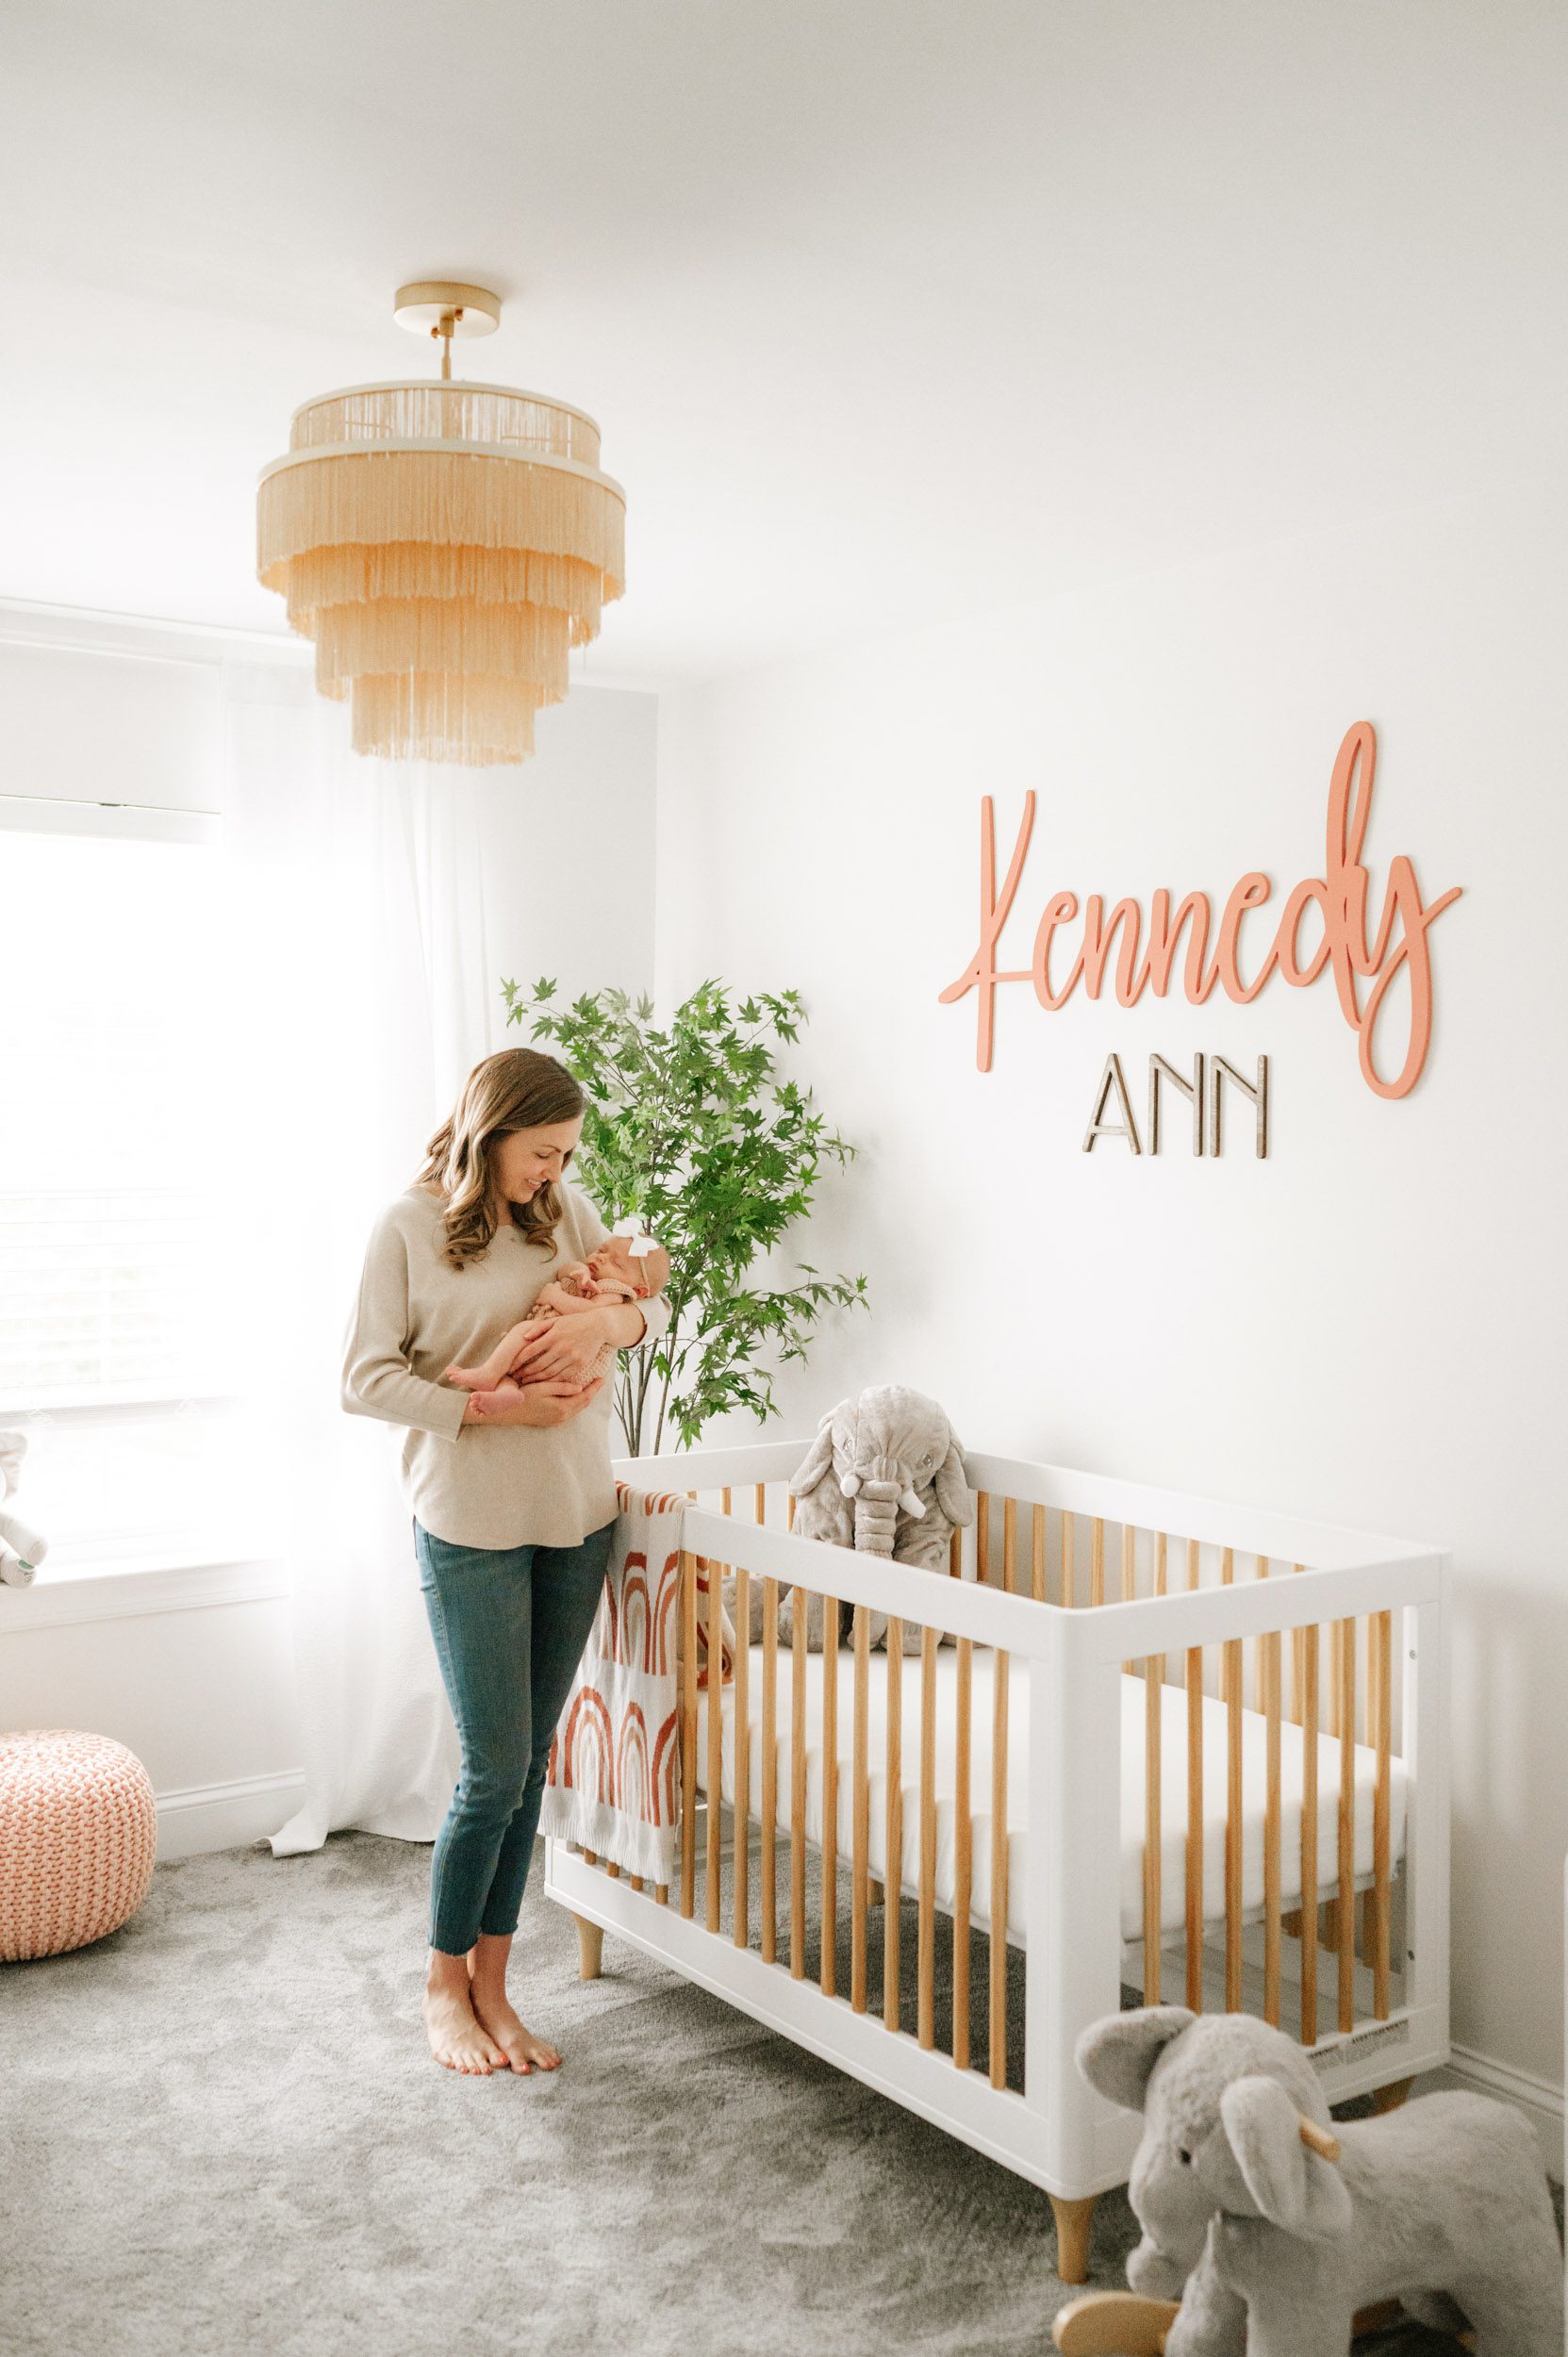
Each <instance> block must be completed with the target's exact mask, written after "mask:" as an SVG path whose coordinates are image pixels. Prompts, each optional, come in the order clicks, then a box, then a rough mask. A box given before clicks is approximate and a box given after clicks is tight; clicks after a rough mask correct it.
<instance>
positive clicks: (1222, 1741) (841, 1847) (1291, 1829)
mask: <svg viewBox="0 0 1568 2357" xmlns="http://www.w3.org/2000/svg"><path fill="white" fill-rule="evenodd" d="M890 1668H891V1672H892V1674H894V1675H900V1673H901V1706H902V1762H901V1772H900V1784H901V1786H902V1789H903V1796H904V1810H903V1833H902V1843H901V1849H902V1855H901V1857H900V1861H899V1869H900V1871H899V1874H898V1876H897V1877H894V1876H892V1875H890V1874H889V1872H888V1871H887V1854H886V1849H887V1818H886V1808H887V1774H886V1757H887V1750H886V1743H887V1738H886V1728H887V1696H888V1690H889V1682H890V1680H889V1673H890ZM763 1676H764V1664H763V1649H762V1647H761V1646H760V1645H753V1646H752V1647H751V1653H750V1680H749V1692H748V1700H747V1717H748V1721H749V1737H750V1741H749V1750H750V1754H751V1762H750V1790H749V1806H750V1812H751V1817H752V1818H753V1819H754V1820H759V1821H760V1817H761V1801H762V1699H763ZM777 1681H778V1683H777V1689H776V1692H777V1710H778V1719H777V1738H778V1812H777V1815H778V1824H779V1829H780V1831H781V1832H782V1833H787V1832H788V1830H789V1803H790V1725H791V1718H790V1712H791V1700H792V1697H791V1667H790V1654H789V1648H788V1647H787V1646H781V1647H780V1648H779V1651H778V1660H777ZM1119 1683H1120V1688H1121V1928H1122V1937H1123V1938H1124V1939H1129V1940H1131V1939H1138V1938H1141V1937H1142V1936H1143V1928H1144V1838H1145V1757H1146V1724H1147V1722H1146V1716H1145V1713H1146V1700H1145V1683H1144V1680H1143V1678H1142V1677H1141V1676H1140V1677H1130V1676H1123V1677H1122V1678H1121V1679H1120V1681H1119ZM957 1685H958V1656H957V1653H956V1651H955V1650H954V1649H953V1648H952V1647H951V1646H946V1645H944V1646H940V1647H939V1648H938V1649H937V1655H936V1747H935V1749H936V1758H935V1771H936V1773H935V1788H936V1904H937V1905H938V1906H939V1907H941V1908H943V1909H944V1910H945V1911H948V1912H949V1913H950V1911H951V1908H952V1901H953V1890H954V1867H955V1860H956V1845H955V1838H954V1836H955V1827H956V1812H955V1810H954V1806H953V1790H954V1765H955V1758H956V1749H957V1746H956V1725H957ZM822 1688H823V1656H821V1655H819V1654H813V1655H811V1656H810V1657H809V1664H808V1670H807V1678H806V1809H805V1829H806V1838H807V1839H808V1840H810V1841H812V1842H814V1843H816V1844H817V1846H818V1847H820V1844H821V1839H822V1827H823V1815H822V1765H823V1758H824V1747H823V1741H822ZM836 1691H837V1743H836V1751H837V1756H838V1794H837V1809H836V1812H835V1815H836V1825H837V1843H838V1851H839V1855H840V1858H841V1860H844V1861H848V1859H849V1857H850V1844H851V1840H852V1836H853V1822H854V1794H853V1786H852V1781H851V1777H852V1769H853V1756H854V1656H853V1653H852V1652H851V1651H850V1649H849V1648H844V1649H842V1650H841V1651H840V1652H839V1654H838V1655H837V1656H836ZM994 1696H995V1685H994V1676H993V1661H992V1656H991V1652H990V1650H989V1648H988V1647H985V1646H981V1645H976V1646H975V1647H974V1649H973V1674H972V1684H971V1700H970V1725H971V1741H970V1769H969V1798H970V1818H971V1824H972V1833H971V1839H970V1857H971V1870H970V1871H971V1915H972V1920H973V1921H974V1922H975V1923H976V1924H978V1925H981V1926H982V1927H984V1928H985V1929H989V1928H990V1907H991V1839H992V1825H991V1733H992V1710H993V1702H994ZM1161 1700H1162V1711H1161V1761H1160V1792H1161V1928H1162V1931H1163V1932H1167V1933H1168V1932H1175V1931H1177V1930H1179V1929H1180V1926H1181V1924H1182V1923H1183V1922H1184V1920H1185V1913H1186V1860H1187V1696H1186V1693H1185V1691H1184V1689H1182V1688H1180V1687H1173V1686H1167V1687H1164V1688H1163V1689H1161ZM868 1702H869V1707H868V1711H867V1767H868V1771H869V1773H868V1779H867V1781H868V1784H869V1788H870V1819H871V1821H870V1830H869V1838H868V1841H867V1862H868V1871H869V1872H870V1873H871V1874H872V1875H873V1876H874V1877H875V1878H876V1879H877V1880H878V1881H879V1882H884V1883H885V1882H889V1881H892V1880H895V1879H897V1880H898V1881H899V1882H900V1884H901V1887H903V1889H904V1890H905V1891H906V1892H908V1893H909V1894H910V1895H911V1896H914V1895H916V1893H917V1892H918V1889H919V1881H920V1658H919V1656H918V1655H917V1654H904V1655H897V1656H893V1658H892V1661H891V1664H890V1662H889V1657H888V1656H887V1655H886V1654H884V1653H881V1652H877V1653H873V1654H872V1656H871V1657H870V1680H869V1697H868ZM698 1710H699V1729H698V1743H697V1782H698V1787H699V1789H700V1790H704V1791H705V1790H706V1781H707V1764H708V1756H707V1717H706V1712H707V1697H706V1695H705V1693H704V1694H700V1695H699V1698H698ZM1007 1717H1008V1728H1007V1844H1008V1850H1007V1863H1008V1883H1007V1932H1008V1937H1009V1938H1011V1939H1012V1940H1014V1941H1015V1942H1016V1943H1018V1944H1020V1945H1021V1944H1022V1941H1023V1937H1024V1907H1025V1892H1026V1890H1027V1888H1028V1882H1027V1864H1028V1854H1029V1808H1028V1774H1029V1664H1028V1662H1027V1661H1021V1660H1017V1659H1015V1660H1014V1662H1013V1665H1012V1671H1011V1674H1010V1678H1009V1686H1008V1712H1007ZM1266 1745H1267V1721H1266V1720H1265V1719H1264V1717H1263V1713H1262V1712H1260V1711H1256V1710H1244V1711H1243V1713H1242V1808H1243V1826H1242V1907H1243V1912H1244V1915H1245V1916H1246V1917H1249V1918H1251V1917H1257V1916H1259V1915H1261V1914H1262V1911H1263V1816H1264V1804H1265V1797H1266V1779H1267V1772H1268V1770H1267V1749H1266ZM1303 1757H1304V1745H1303V1739H1302V1732H1301V1729H1300V1728H1299V1727H1297V1726H1294V1725H1292V1724H1290V1723H1289V1722H1283V1723H1282V1724H1281V1726H1280V1729H1279V1781H1280V1822H1279V1862H1280V1891H1281V1901H1280V1903H1281V1906H1282V1907H1283V1908H1284V1909H1285V1910H1286V1911H1287V1912H1288V1911H1289V1910H1290V1909H1291V1908H1292V1907H1294V1906H1296V1905H1298V1904H1300V1900H1301V1816H1302V1808H1301V1800H1302V1761H1303ZM721 1758H722V1779H721V1781H722V1796H723V1798H724V1800H725V1801H727V1802H730V1803H732V1804H733V1802H734V1687H733V1686H727V1687H725V1688H724V1689H723V1700H722V1727H721ZM1377 1775H1378V1759H1377V1754H1376V1752H1375V1751H1374V1750H1372V1749H1371V1748H1370V1747H1369V1746H1367V1745H1365V1744H1358V1745H1357V1746H1356V1751H1355V1773H1354V1795H1355V1829H1356V1841H1355V1871H1356V1879H1357V1882H1358V1884H1359V1885H1360V1884H1365V1883H1367V1882H1369V1881H1370V1879H1371V1876H1372V1871H1373V1824H1372V1820H1373V1803H1374V1798H1375V1794H1376V1790H1377ZM1229 1788H1230V1777H1229V1732H1228V1713H1227V1709H1226V1706H1225V1704H1224V1703H1223V1702H1222V1701H1219V1700H1217V1699H1215V1698H1214V1697H1213V1696H1212V1695H1205V1696H1204V1700H1203V1900H1204V1916H1205V1920H1208V1921H1216V1920H1223V1918H1224V1915H1225V1828H1226V1813H1227V1799H1228V1793H1229ZM1339 1788H1340V1745H1339V1739H1338V1738H1337V1737H1333V1736H1328V1735H1320V1736H1319V1737H1318V1739H1317V1817H1318V1890H1319V1896H1320V1897H1323V1898H1327V1897H1330V1896H1332V1895H1333V1891H1334V1890H1335V1889H1336V1888H1337V1887H1338V1885H1337V1876H1338V1860H1339ZM1405 1795H1406V1777H1405V1769H1404V1764H1403V1762H1402V1761H1400V1760H1399V1759H1394V1760H1392V1761H1391V1762H1390V1794H1389V1838H1390V1856H1391V1859H1392V1860H1395V1861H1396V1860H1397V1859H1398V1858H1399V1856H1400V1855H1401V1854H1402V1852H1403V1848H1404V1839H1405Z"/></svg>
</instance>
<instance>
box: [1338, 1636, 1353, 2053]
mask: <svg viewBox="0 0 1568 2357" xmlns="http://www.w3.org/2000/svg"><path fill="white" fill-rule="evenodd" d="M1335 1683H1336V1702H1337V1706H1338V1715H1339V1905H1338V1914H1339V1925H1338V1930H1339V1942H1338V1945H1339V2026H1340V2028H1341V2029H1342V2030H1351V2029H1354V2027H1355V2025H1356V1624H1355V1622H1354V1621H1353V1620H1350V1621H1341V1622H1340V1623H1339V1676H1338V1679H1337V1680H1336V1682H1335Z"/></svg>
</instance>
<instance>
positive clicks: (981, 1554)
mask: <svg viewBox="0 0 1568 2357" xmlns="http://www.w3.org/2000/svg"><path fill="white" fill-rule="evenodd" d="M975 1577H976V1578H977V1579H978V1580H980V1581H981V1582H982V1584H985V1585H989V1582H990V1578H991V1500H990V1497H989V1495H988V1493H987V1492H985V1491H984V1490H980V1491H977V1492H976V1493H975Z"/></svg>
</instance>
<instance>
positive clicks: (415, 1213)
mask: <svg viewBox="0 0 1568 2357" xmlns="http://www.w3.org/2000/svg"><path fill="white" fill-rule="evenodd" d="M559 1191H560V1193H561V1195H563V1197H564V1198H565V1202H566V1211H565V1212H564V1214H563V1216H562V1218H561V1221H560V1224H559V1226H558V1227H557V1228H556V1230H555V1250H554V1253H553V1255H551V1254H548V1253H546V1252H545V1251H544V1250H542V1249H541V1248H540V1247H539V1246H538V1245H537V1244H529V1243H527V1242H526V1241H525V1239H524V1237H523V1232H522V1230H521V1228H502V1229H500V1230H499V1231H498V1233H497V1234H496V1236H495V1237H494V1239H493V1241H492V1242H491V1244H490V1245H489V1248H488V1249H487V1251H486V1252H485V1253H483V1254H482V1255H481V1257H480V1258H479V1259H478V1260H476V1261H469V1262H468V1263H467V1265H466V1266H465V1267H463V1268H462V1269H454V1268H453V1267H452V1266H451V1265H450V1263H449V1262H448V1261H445V1260H443V1259H442V1258H441V1257H440V1255H441V1246H442V1244H443V1241H444V1236H443V1230H442V1227H441V1206H440V1203H439V1201H438V1199H437V1197H436V1196H435V1195H428V1194H426V1193H425V1192H424V1191H423V1190H422V1189H421V1188H418V1187H410V1189H409V1190H408V1192H407V1194H406V1195H399V1196H398V1198H397V1200H396V1202H395V1203H389V1204H388V1206H387V1209H386V1210H385V1211H383V1212H382V1214H381V1216H380V1218H379V1219H378V1220H377V1221H376V1224H375V1227H374V1228H373V1229H372V1230H371V1241H370V1245H369V1248H368V1249H367V1251H366V1254H365V1270H364V1275H363V1276H362V1277H361V1278H360V1281H359V1299H358V1301H357V1303H356V1305H355V1312H354V1316H353V1318H352V1319H351V1320H350V1324H349V1333H348V1341H347V1344H346V1347H345V1351H344V1357H343V1405H344V1407H345V1408H346V1409H349V1411H350V1412H351V1414H354V1415H360V1416H379V1417H381V1418H382V1419H383V1420H384V1422H386V1423H388V1424H400V1425H406V1426H407V1427H408V1437H407V1439H406V1441H405V1442H404V1448H403V1473H404V1489H405V1490H406V1492H407V1495H408V1502H409V1505H410V1506H411V1507H412V1508H413V1510H414V1513H415V1515H416V1516H417V1517H418V1519H419V1521H420V1522H421V1523H422V1524H423V1525H424V1527H425V1529H426V1530H428V1531H429V1532H431V1534H432V1535H433V1536H434V1537H435V1538H437V1539H445V1540H447V1541H449V1542H450V1543H451V1544H452V1545H454V1546H466V1547H520V1546H526V1545H528V1544H530V1543H532V1544H534V1545H536V1546H547V1547H575V1546H578V1545H580V1544H581V1543H582V1541H584V1540H585V1539H586V1537H587V1536H588V1534H589V1532H590V1531H594V1530H600V1529H602V1527H603V1525H605V1524H606V1523H607V1522H611V1521H613V1520H614V1518H615V1512H616V1490H615V1476H614V1475H613V1474H612V1473H611V1471H610V1429H611V1421H612V1417H613V1415H614V1410H615V1378H614V1372H613V1370H612V1372H611V1374H610V1375H609V1376H606V1378H605V1382H604V1388H603V1390H602V1392H601V1393H599V1394H598V1396H597V1398H595V1399H593V1400H592V1401H590V1403H589V1405H588V1406H587V1407H586V1408H585V1409H581V1410H580V1412H579V1413H578V1414H577V1415H575V1416H571V1417H569V1418H568V1420H567V1422H566V1423H565V1424H560V1425H553V1426H548V1427H547V1426H538V1427H535V1426H529V1425H510V1426H493V1427H492V1426H485V1425H476V1424H470V1425H465V1424H464V1423H463V1410H464V1408H465V1407H466V1405H467V1403H468V1396H469V1395H468V1393H466V1392H460V1391H456V1390H454V1388H453V1387H452V1386H451V1385H450V1384H445V1383H443V1382H442V1381H441V1379H440V1378H441V1376H442V1375H443V1374H444V1373H445V1371H446V1369H447V1368H448V1367H449V1366H451V1365H452V1363H453V1362H454V1360H456V1361H457V1362H458V1364H460V1365H467V1366H472V1365H473V1364H475V1363H476V1361H478V1360H481V1359H484V1358H485V1357H487V1355H488V1353H489V1352H490V1351H492V1350H493V1349H494V1348H495V1345H496V1344H497V1343H498V1342H500V1340H501V1338H502V1336H503V1333H504V1332H505V1331H506V1328H507V1327H509V1326H515V1325H516V1324H517V1322H518V1320H519V1319H520V1318H522V1317H526V1316H527V1314H528V1311H529V1310H530V1308H531V1307H532V1305H533V1302H534V1299H535V1296H536V1294H538V1293H539V1292H540V1291H541V1289H542V1288H543V1287H544V1286H545V1285H547V1284H548V1283H549V1282H550V1280H551V1278H552V1277H554V1276H557V1275H558V1274H559V1272H560V1271H561V1270H562V1269H563V1268H565V1267H566V1266H567V1264H568V1262H569V1261H584V1260H586V1258H587V1256H588V1254H589V1253H590V1252H592V1251H595V1250H596V1249H597V1247H598V1246H599V1245H600V1244H602V1243H603V1242H604V1240H605V1238H606V1236H607V1235H608V1234H609V1232H610V1231H609V1229H608V1228H606V1227H605V1225H604V1222H603V1221H602V1219H601V1217H600V1215H599V1213H598V1211H596V1210H595V1209H594V1207H593V1205H592V1204H591V1203H590V1202H589V1201H588V1198H587V1196H586V1195H582V1194H579V1192H578V1191H577V1189H576V1188H575V1187H572V1186H568V1185H562V1186H561V1187H560V1190H559ZM636 1307H637V1308H638V1309H639V1310H642V1312H643V1315H644V1317H645V1319H646V1321H647V1327H646V1332H645V1333H644V1336H643V1340H644V1342H651V1341H653V1340H655V1339H656V1338H657V1337H658V1336H659V1335H661V1334H663V1333H664V1332H665V1331H666V1329H667V1328H668V1325H669V1305H668V1302H667V1301H665V1300H664V1299H663V1297H662V1296H655V1297H654V1298H653V1299H652V1300H651V1301H645V1302H638V1303H637V1305H636Z"/></svg>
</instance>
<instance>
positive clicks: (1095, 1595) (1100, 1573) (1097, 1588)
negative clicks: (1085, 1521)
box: [1089, 1514, 1105, 1604]
mask: <svg viewBox="0 0 1568 2357" xmlns="http://www.w3.org/2000/svg"><path fill="white" fill-rule="evenodd" d="M1089 1602H1090V1603H1091V1604H1103V1603H1104V1602H1105V1524H1104V1522H1103V1521H1102V1519H1101V1518H1100V1516H1099V1515H1098V1514H1097V1515H1096V1516H1095V1519H1094V1525H1093V1529H1092V1531H1091V1533H1090V1539H1089Z"/></svg>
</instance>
